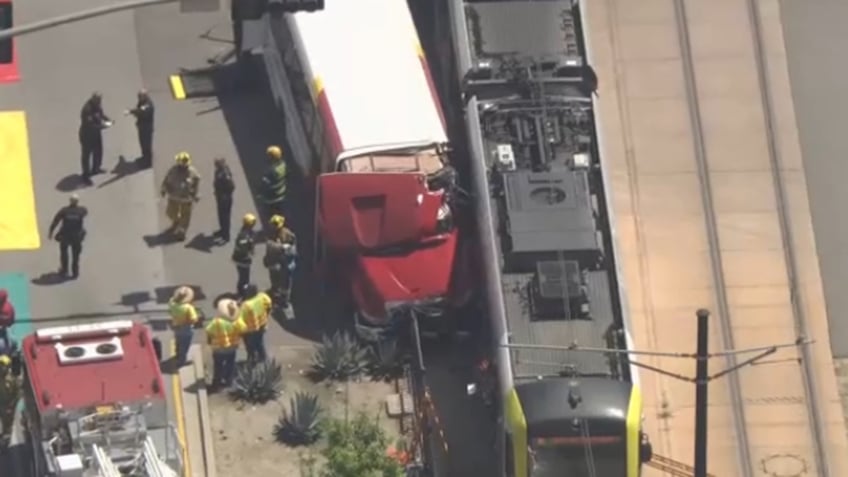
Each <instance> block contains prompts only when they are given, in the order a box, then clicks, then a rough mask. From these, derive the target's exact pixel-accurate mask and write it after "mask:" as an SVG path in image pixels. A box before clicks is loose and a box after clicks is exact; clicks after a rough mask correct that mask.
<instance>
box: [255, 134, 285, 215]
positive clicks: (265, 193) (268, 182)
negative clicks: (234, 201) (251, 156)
mask: <svg viewBox="0 0 848 477" xmlns="http://www.w3.org/2000/svg"><path fill="white" fill-rule="evenodd" d="M265 153H266V154H267V156H268V159H269V160H270V161H271V164H270V167H269V169H268V171H267V172H266V173H265V175H263V176H262V194H261V197H260V199H261V201H262V202H263V203H264V204H265V207H266V209H267V213H268V214H269V215H274V214H277V215H283V213H284V210H283V206H284V203H285V201H286V190H287V186H288V179H287V168H286V161H284V160H283V150H282V149H280V146H269V147H268V149H267V150H266V151H265Z"/></svg>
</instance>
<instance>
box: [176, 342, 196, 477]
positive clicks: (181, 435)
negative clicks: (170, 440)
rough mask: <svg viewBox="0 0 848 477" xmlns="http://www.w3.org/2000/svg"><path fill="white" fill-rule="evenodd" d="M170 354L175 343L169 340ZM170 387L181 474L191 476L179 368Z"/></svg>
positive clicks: (186, 476) (185, 476)
mask: <svg viewBox="0 0 848 477" xmlns="http://www.w3.org/2000/svg"><path fill="white" fill-rule="evenodd" d="M171 356H174V357H175V356H177V343H176V341H171ZM171 388H172V390H173V395H174V413H175V414H176V416H175V417H176V418H177V438H178V439H179V440H180V449H181V451H182V454H183V476H184V477H191V475H192V473H191V462H189V459H188V442H187V439H186V430H185V414H184V412H183V389H182V385H181V383H180V370H179V369H176V370H175V372H174V374H172V375H171Z"/></svg>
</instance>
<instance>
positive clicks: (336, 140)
mask: <svg viewBox="0 0 848 477" xmlns="http://www.w3.org/2000/svg"><path fill="white" fill-rule="evenodd" d="M312 86H313V89H314V93H315V103H316V105H317V107H318V114H320V115H321V117H322V118H323V119H324V130H325V134H326V136H327V141H328V142H329V143H330V148H332V150H333V157H337V156H338V155H339V154H341V152H342V150H343V146H342V138H341V136H340V135H339V129H338V126H337V125H336V120H335V118H334V117H333V110H332V109H331V108H330V101H329V100H328V99H327V90H326V89H324V81H323V80H322V79H321V77H320V76H316V77H315V79H314V80H313V83H312Z"/></svg>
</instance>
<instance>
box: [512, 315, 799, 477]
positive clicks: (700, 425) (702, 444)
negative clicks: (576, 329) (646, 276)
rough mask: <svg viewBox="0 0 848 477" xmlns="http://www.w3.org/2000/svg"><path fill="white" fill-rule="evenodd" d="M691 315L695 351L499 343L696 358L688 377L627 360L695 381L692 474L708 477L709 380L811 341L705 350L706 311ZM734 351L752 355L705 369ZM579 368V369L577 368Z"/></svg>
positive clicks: (527, 347) (635, 354)
mask: <svg viewBox="0 0 848 477" xmlns="http://www.w3.org/2000/svg"><path fill="white" fill-rule="evenodd" d="M695 316H696V317H697V320H698V322H697V326H698V336H697V347H696V352H695V354H692V353H673V352H662V351H639V350H617V349H608V348H589V347H582V346H580V345H578V344H577V343H573V344H572V345H570V346H552V345H533V344H519V343H510V344H508V345H503V346H504V347H505V348H508V349H516V350H521V349H538V350H549V351H563V352H584V353H601V354H604V355H606V356H609V355H624V356H658V357H664V358H684V359H693V360H695V362H696V365H695V377H694V378H692V377H689V376H685V375H682V374H677V373H672V372H670V371H666V370H664V369H662V368H658V367H656V366H651V365H649V364H645V363H640V362H638V361H634V360H627V362H629V363H630V364H632V365H634V366H638V367H640V368H645V369H648V370H650V371H653V372H655V373H659V374H662V375H665V376H669V377H671V378H674V379H678V380H681V381H686V382H690V383H694V384H695V465H694V468H695V476H694V477H708V474H707V428H708V424H707V409H708V404H709V403H708V399H709V395H708V393H707V391H708V384H709V383H710V381H713V380H714V379H718V378H721V377H724V376H726V375H728V374H730V373H734V372H736V371H738V370H739V368H742V367H745V366H749V365H753V364H757V363H758V362H759V361H762V360H763V358H765V357H766V356H769V355H772V354H774V353H776V352H777V351H778V350H779V349H784V348H798V347H800V346H805V345H808V344H812V343H813V341H811V340H807V339H806V338H805V337H803V336H800V337H798V339H796V340H795V342H793V343H785V344H779V345H768V346H761V347H758V348H746V349H739V350H725V351H719V352H717V353H710V352H709V317H710V312H709V311H708V310H705V309H703V308H702V309H699V310H698V311H697V312H696V313H695ZM738 355H753V356H751V357H749V358H748V359H745V360H743V361H742V362H740V363H738V364H736V365H735V366H731V367H729V368H725V369H722V370H721V371H719V372H716V373H713V374H710V373H709V361H710V359H712V358H726V357H727V356H738ZM548 364H550V365H551V366H560V367H563V368H564V369H565V368H566V366H565V365H558V364H557V363H548ZM578 371H579V370H578Z"/></svg>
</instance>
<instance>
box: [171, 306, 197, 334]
mask: <svg viewBox="0 0 848 477" xmlns="http://www.w3.org/2000/svg"><path fill="white" fill-rule="evenodd" d="M168 312H169V313H170V314H171V326H173V327H175V328H176V327H180V326H186V325H193V324H195V323H197V320H198V317H197V309H196V308H194V305H192V304H191V303H175V302H171V303H169V305H168Z"/></svg>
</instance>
